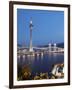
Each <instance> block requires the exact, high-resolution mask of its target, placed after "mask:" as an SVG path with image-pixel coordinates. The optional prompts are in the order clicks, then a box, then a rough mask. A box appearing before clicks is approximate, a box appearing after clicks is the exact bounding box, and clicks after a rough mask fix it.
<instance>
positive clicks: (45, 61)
mask: <svg viewBox="0 0 72 90" xmlns="http://www.w3.org/2000/svg"><path fill="white" fill-rule="evenodd" d="M17 61H18V62H17V63H18V64H17V65H18V80H22V79H20V77H21V75H22V72H24V73H25V74H26V72H29V74H30V75H31V77H30V78H28V79H30V80H31V79H33V77H35V76H38V75H40V74H41V73H46V74H48V78H50V75H51V70H52V68H53V65H56V64H63V63H64V53H42V54H36V55H21V56H18V57H17ZM23 69H24V70H23Z"/></svg>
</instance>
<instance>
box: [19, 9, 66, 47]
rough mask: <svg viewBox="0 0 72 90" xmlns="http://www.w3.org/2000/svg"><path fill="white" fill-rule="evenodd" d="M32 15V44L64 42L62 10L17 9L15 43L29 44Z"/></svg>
mask: <svg viewBox="0 0 72 90" xmlns="http://www.w3.org/2000/svg"><path fill="white" fill-rule="evenodd" d="M31 17H32V22H33V25H34V26H33V30H32V42H33V46H36V45H47V44H48V43H60V42H64V12H63V11H50V10H31V9H17V43H18V44H21V45H24V46H29V43H30V41H29V40H30V27H29V24H30V19H31Z"/></svg>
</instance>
